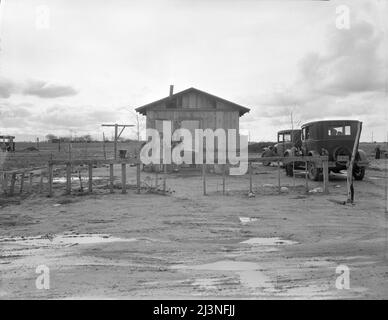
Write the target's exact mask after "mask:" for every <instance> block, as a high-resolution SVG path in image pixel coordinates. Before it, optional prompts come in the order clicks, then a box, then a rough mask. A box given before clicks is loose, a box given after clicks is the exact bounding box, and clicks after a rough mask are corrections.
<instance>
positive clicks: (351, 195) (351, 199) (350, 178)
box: [346, 122, 362, 203]
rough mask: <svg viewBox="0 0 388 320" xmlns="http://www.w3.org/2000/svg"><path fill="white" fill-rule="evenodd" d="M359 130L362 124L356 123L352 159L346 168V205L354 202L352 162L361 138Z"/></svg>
mask: <svg viewBox="0 0 388 320" xmlns="http://www.w3.org/2000/svg"><path fill="white" fill-rule="evenodd" d="M361 129H362V122H358V124H357V134H356V139H355V140H354V145H353V151H352V157H351V158H350V161H349V162H348V168H347V179H346V181H347V193H348V199H347V202H348V203H353V202H354V187H353V165H354V160H355V159H356V154H357V149H358V145H359V142H360V136H361Z"/></svg>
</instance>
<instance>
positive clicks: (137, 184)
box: [136, 163, 140, 194]
mask: <svg viewBox="0 0 388 320" xmlns="http://www.w3.org/2000/svg"><path fill="white" fill-rule="evenodd" d="M136 189H137V193H139V194H140V163H137V164H136Z"/></svg>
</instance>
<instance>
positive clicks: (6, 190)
mask: <svg viewBox="0 0 388 320" xmlns="http://www.w3.org/2000/svg"><path fill="white" fill-rule="evenodd" d="M263 161H266V162H276V163H277V187H278V192H279V193H281V166H280V163H282V164H283V165H286V164H289V163H294V162H298V163H300V162H304V163H305V172H304V174H305V187H306V192H307V191H309V182H308V180H309V178H308V172H307V167H308V163H309V162H313V163H314V164H315V166H316V167H317V168H322V173H323V192H324V193H328V181H329V167H328V157H327V156H318V157H317V156H305V157H266V158H261V157H258V158H250V159H249V161H248V173H247V174H248V175H249V186H247V190H248V191H249V192H250V193H253V177H252V176H253V172H252V171H253V170H252V166H253V165H254V164H259V163H262V162H263ZM108 165H109V190H110V193H113V192H114V165H121V192H122V193H123V194H125V193H127V183H126V182H127V181H126V179H127V170H126V168H127V166H128V165H130V166H136V191H137V193H140V191H141V166H142V164H141V162H140V161H139V160H138V159H120V160H99V159H92V160H90V159H89V160H86V159H77V160H71V161H68V160H49V161H48V165H47V166H45V167H36V168H30V169H18V170H10V171H2V172H0V180H1V181H0V185H1V188H2V193H3V194H4V195H6V196H13V195H15V194H22V193H32V192H33V184H34V183H33V176H34V175H38V176H39V182H38V186H39V187H38V192H39V193H44V192H45V191H46V190H45V189H47V195H48V196H49V197H51V196H53V195H54V190H53V180H54V179H53V178H54V168H55V167H61V168H62V169H65V180H66V181H65V191H66V194H71V192H72V185H71V181H72V168H73V167H76V166H86V167H87V168H88V169H87V171H88V181H87V191H88V192H89V193H91V192H93V168H94V167H98V166H108ZM161 166H162V170H161V171H162V172H160V174H162V175H163V185H162V189H161V192H166V180H167V176H168V173H167V170H166V165H161ZM200 166H201V172H202V190H203V195H207V194H208V192H207V176H208V174H209V173H208V167H210V166H213V165H210V164H202V165H200ZM217 166H219V167H221V179H222V194H224V195H225V194H226V187H227V177H228V176H229V169H230V168H231V167H233V166H232V165H230V164H221V165H217ZM36 172H38V173H36ZM158 174H159V173H158V172H156V173H155V175H158ZM294 176H295V175H294ZM45 177H46V180H47V183H46V186H47V188H44V185H45V183H44V178H45ZM294 179H295V178H294ZM26 180H27V181H26ZM16 181H18V182H19V185H18V187H17V186H16Z"/></svg>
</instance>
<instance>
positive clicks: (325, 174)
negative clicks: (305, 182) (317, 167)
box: [322, 160, 329, 193]
mask: <svg viewBox="0 0 388 320" xmlns="http://www.w3.org/2000/svg"><path fill="white" fill-rule="evenodd" d="M322 166H323V192H324V193H329V163H328V160H323V162H322Z"/></svg>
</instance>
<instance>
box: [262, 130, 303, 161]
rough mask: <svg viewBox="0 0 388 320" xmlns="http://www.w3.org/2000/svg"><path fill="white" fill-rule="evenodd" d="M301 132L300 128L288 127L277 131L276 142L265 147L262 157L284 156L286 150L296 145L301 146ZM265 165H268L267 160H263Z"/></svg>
mask: <svg viewBox="0 0 388 320" xmlns="http://www.w3.org/2000/svg"><path fill="white" fill-rule="evenodd" d="M301 133H302V130H300V129H288V130H281V131H279V132H278V142H277V143H276V144H275V145H274V146H270V147H265V148H264V152H263V153H262V154H261V157H262V158H265V157H276V156H284V155H285V152H286V150H289V149H291V148H292V147H294V146H296V147H297V148H300V147H301V144H302V142H301ZM263 164H264V165H265V166H269V165H270V162H269V161H263Z"/></svg>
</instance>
